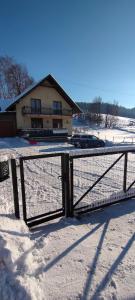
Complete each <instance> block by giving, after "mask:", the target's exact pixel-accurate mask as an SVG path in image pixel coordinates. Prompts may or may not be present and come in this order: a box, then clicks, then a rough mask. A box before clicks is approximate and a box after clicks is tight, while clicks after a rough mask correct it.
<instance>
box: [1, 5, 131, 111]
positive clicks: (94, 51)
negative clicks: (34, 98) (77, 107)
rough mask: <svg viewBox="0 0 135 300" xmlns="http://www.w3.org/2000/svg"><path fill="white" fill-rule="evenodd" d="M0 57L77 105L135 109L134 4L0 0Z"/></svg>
mask: <svg viewBox="0 0 135 300" xmlns="http://www.w3.org/2000/svg"><path fill="white" fill-rule="evenodd" d="M0 37H1V38H0V55H9V56H13V57H14V58H15V59H16V60H17V61H18V62H20V63H24V64H25V65H26V66H27V68H28V70H29V72H30V74H31V75H32V76H33V77H34V78H35V80H36V81H37V80H39V79H41V78H42V77H44V76H45V75H47V74H48V73H51V74H52V75H53V76H54V77H55V78H56V80H58V82H59V83H60V84H61V85H62V86H63V87H64V89H65V90H66V91H67V92H68V93H69V95H70V96H71V97H72V98H73V99H74V100H76V101H81V100H83V101H91V100H92V99H93V98H94V97H96V96H101V97H102V99H103V100H104V101H113V100H116V101H118V102H119V104H121V105H124V106H126V107H133V106H135V1H134V0H68V1H67V0H51V1H48V0H23V1H21V0H20V1H19V0H0Z"/></svg>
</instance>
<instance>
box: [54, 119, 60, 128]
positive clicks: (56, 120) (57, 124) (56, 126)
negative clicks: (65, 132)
mask: <svg viewBox="0 0 135 300" xmlns="http://www.w3.org/2000/svg"><path fill="white" fill-rule="evenodd" d="M53 128H62V120H61V119H54V120H53Z"/></svg>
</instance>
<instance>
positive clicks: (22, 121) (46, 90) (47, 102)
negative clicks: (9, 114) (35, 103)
mask: <svg viewBox="0 0 135 300" xmlns="http://www.w3.org/2000/svg"><path fill="white" fill-rule="evenodd" d="M46 83H47V82H46ZM31 99H40V100H41V107H44V108H52V107H53V101H61V103H62V109H69V110H71V109H72V108H71V107H70V106H69V105H68V103H67V102H66V101H65V100H64V98H63V97H62V96H61V95H60V94H59V93H58V92H57V90H56V89H55V88H53V87H44V86H38V87H36V88H35V89H34V90H33V91H31V93H29V94H28V95H26V96H25V97H23V98H22V99H21V101H20V102H19V103H18V104H16V120H17V128H18V129H28V128H31V118H35V117H36V118H42V119H43V127H44V128H52V120H53V119H63V128H67V129H68V133H69V134H71V133H72V121H71V120H72V116H52V115H50V116H45V115H33V114H32V115H23V114H22V108H23V107H24V106H29V107H30V106H31ZM47 121H48V122H47Z"/></svg>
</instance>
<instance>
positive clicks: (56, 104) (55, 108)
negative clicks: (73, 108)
mask: <svg viewBox="0 0 135 300" xmlns="http://www.w3.org/2000/svg"><path fill="white" fill-rule="evenodd" d="M53 112H54V114H57V113H61V112H62V103H61V102H60V101H53Z"/></svg>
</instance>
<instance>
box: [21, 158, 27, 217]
mask: <svg viewBox="0 0 135 300" xmlns="http://www.w3.org/2000/svg"><path fill="white" fill-rule="evenodd" d="M20 178H21V192H22V205H23V220H24V221H25V222H26V220H27V213H26V197H25V183H24V166H23V159H22V158H20Z"/></svg>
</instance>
